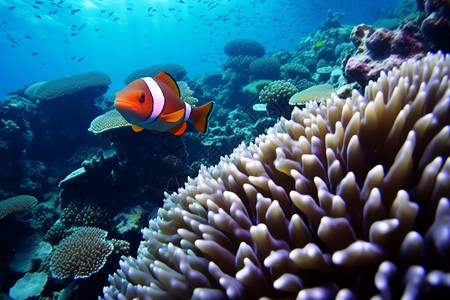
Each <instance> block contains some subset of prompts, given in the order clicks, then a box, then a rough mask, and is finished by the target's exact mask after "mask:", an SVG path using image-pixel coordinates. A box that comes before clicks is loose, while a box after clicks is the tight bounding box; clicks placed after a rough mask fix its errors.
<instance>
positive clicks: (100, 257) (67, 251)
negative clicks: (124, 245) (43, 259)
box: [50, 227, 114, 279]
mask: <svg viewBox="0 0 450 300" xmlns="http://www.w3.org/2000/svg"><path fill="white" fill-rule="evenodd" d="M107 235H108V232H107V231H104V230H101V229H99V228H95V227H82V228H80V229H78V230H77V231H76V232H74V233H73V234H71V235H69V236H68V237H66V238H64V239H63V240H62V241H61V242H60V243H59V245H58V248H56V250H55V252H54V253H53V254H52V258H51V261H50V272H51V274H52V276H53V277H54V278H59V279H63V278H66V277H68V276H70V275H71V274H74V275H75V279H77V278H86V277H89V276H91V275H92V274H94V273H97V272H98V271H99V270H100V269H101V268H102V267H103V265H104V264H105V263H106V259H107V258H108V256H109V255H110V254H111V252H112V251H113V250H114V246H113V244H112V242H111V241H107V240H106V236H107Z"/></svg>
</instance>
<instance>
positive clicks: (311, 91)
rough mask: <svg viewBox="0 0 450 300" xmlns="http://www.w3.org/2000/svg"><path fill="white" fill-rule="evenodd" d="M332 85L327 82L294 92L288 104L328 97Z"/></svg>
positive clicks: (303, 102) (304, 102) (331, 90)
mask: <svg viewBox="0 0 450 300" xmlns="http://www.w3.org/2000/svg"><path fill="white" fill-rule="evenodd" d="M332 92H333V86H331V85H329V84H319V85H315V86H312V87H310V88H307V89H305V90H302V91H300V92H298V93H295V94H293V95H292V96H291V98H290V99H289V104H290V105H299V104H306V103H308V102H309V101H316V102H317V101H320V100H323V99H326V98H328V97H330V95H331V93H332Z"/></svg>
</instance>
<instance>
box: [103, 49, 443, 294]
mask: <svg viewBox="0 0 450 300" xmlns="http://www.w3.org/2000/svg"><path fill="white" fill-rule="evenodd" d="M449 76H450V56H449V55H446V56H445V57H444V55H442V54H441V53H438V54H436V55H433V54H429V55H428V56H427V57H425V58H424V59H422V60H421V61H415V60H409V61H407V62H406V63H404V64H402V66H401V67H400V69H394V70H392V71H390V72H389V73H388V75H386V74H385V73H381V75H380V77H379V79H378V81H377V82H371V83H370V84H369V85H368V86H367V87H366V89H365V95H364V97H363V96H362V95H361V94H359V93H358V92H357V91H354V92H353V95H352V97H351V98H349V99H347V100H342V99H340V98H338V97H337V96H335V95H332V97H331V99H328V100H327V101H326V103H324V104H320V105H319V104H317V103H315V102H310V103H309V104H308V105H307V107H306V108H305V109H303V110H299V109H298V108H294V111H293V112H292V119H291V120H286V119H281V121H280V122H279V123H277V124H276V125H275V126H274V127H273V128H271V129H269V131H268V132H267V134H266V135H261V136H260V137H259V138H257V139H256V141H255V144H250V145H249V146H248V147H246V146H245V145H241V146H239V147H238V148H237V149H235V150H234V152H233V153H232V154H231V155H230V156H229V157H224V158H222V159H221V162H220V163H219V164H218V165H217V166H215V167H211V168H208V169H206V168H202V169H201V170H200V172H199V175H198V177H197V178H195V179H189V180H188V182H187V183H186V186H185V188H184V189H179V191H178V193H173V194H172V195H168V194H166V199H165V204H164V207H163V208H161V209H160V210H159V211H158V215H157V217H156V218H155V219H152V220H150V223H149V228H145V229H144V230H143V237H144V241H142V242H141V245H140V247H139V250H138V257H137V259H134V258H131V257H122V261H121V262H120V267H121V269H120V270H119V271H118V272H117V273H115V274H114V275H113V276H110V278H109V281H110V283H111V286H109V287H105V288H104V290H103V291H104V296H105V298H106V299H132V298H140V299H144V298H145V299H148V298H157V299H189V298H191V299H213V298H214V299H257V298H263V297H264V299H268V298H271V299H273V298H283V299H287V298H289V299H291V298H297V299H334V298H340V299H341V298H345V299H357V298H362V299H367V298H370V297H371V296H376V297H377V298H383V299H399V298H400V297H401V296H403V297H404V298H409V299H411V298H418V297H426V296H427V295H428V296H433V293H436V294H435V295H437V293H438V292H446V293H448V292H449V290H450V283H449V281H448V278H449V276H450V265H449V264H448V257H449V255H450V253H449V247H448V244H449V242H448V233H445V234H444V232H448V227H449V222H450V202H449V198H450V189H449V185H448V181H449V176H450V157H449V153H450V143H449V140H450V139H449V136H450V125H449V124H450V120H449V110H450V81H449Z"/></svg>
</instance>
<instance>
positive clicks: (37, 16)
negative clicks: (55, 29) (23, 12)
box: [34, 15, 42, 19]
mask: <svg viewBox="0 0 450 300" xmlns="http://www.w3.org/2000/svg"><path fill="white" fill-rule="evenodd" d="M34 16H35V17H36V18H38V19H42V17H41V16H40V15H34Z"/></svg>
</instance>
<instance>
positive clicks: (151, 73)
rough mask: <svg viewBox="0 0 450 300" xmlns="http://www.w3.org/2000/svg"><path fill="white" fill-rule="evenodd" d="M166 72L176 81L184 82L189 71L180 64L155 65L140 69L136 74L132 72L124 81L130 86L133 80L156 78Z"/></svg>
mask: <svg viewBox="0 0 450 300" xmlns="http://www.w3.org/2000/svg"><path fill="white" fill-rule="evenodd" d="M163 71H164V72H166V73H168V74H170V76H172V77H173V78H174V79H175V80H182V79H183V78H184V77H185V76H186V75H187V71H186V69H185V68H184V67H183V66H181V65H178V64H160V65H153V66H150V67H146V68H142V69H138V70H136V71H134V72H132V73H131V74H130V75H128V76H127V77H126V78H125V79H124V81H123V82H124V83H125V84H129V83H130V82H132V81H133V80H136V79H139V78H142V77H155V76H156V75H158V73H160V72H163Z"/></svg>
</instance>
